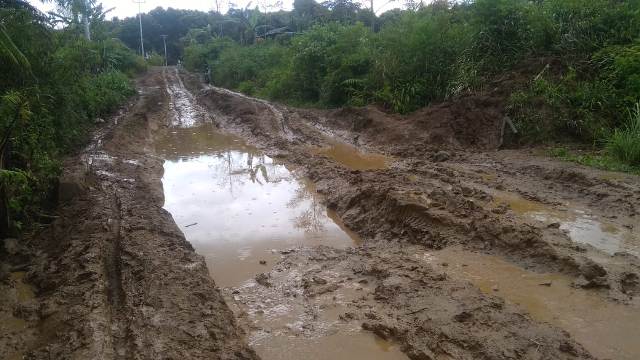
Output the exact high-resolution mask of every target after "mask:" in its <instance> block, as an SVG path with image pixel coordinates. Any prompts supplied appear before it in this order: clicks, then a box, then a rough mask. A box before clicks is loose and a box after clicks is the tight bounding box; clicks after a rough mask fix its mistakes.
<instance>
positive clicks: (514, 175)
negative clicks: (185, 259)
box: [183, 74, 640, 359]
mask: <svg viewBox="0 0 640 360" xmlns="http://www.w3.org/2000/svg"><path fill="white" fill-rule="evenodd" d="M183 81H184V84H185V85H186V86H187V87H188V88H190V89H191V91H192V92H194V93H195V94H197V96H196V98H197V100H198V102H199V103H200V104H201V106H202V107H203V108H205V109H207V110H208V111H209V113H210V114H212V117H213V121H214V123H215V124H216V125H217V126H218V127H219V128H221V129H224V131H227V132H231V133H235V134H238V135H240V136H242V137H244V138H245V139H247V141H248V142H250V143H252V144H253V145H255V146H257V147H259V148H261V149H263V151H265V152H266V153H267V154H270V155H273V156H276V157H278V159H282V160H283V161H285V162H288V163H289V164H293V165H294V166H296V167H297V168H298V169H299V170H300V171H302V172H303V173H304V174H305V175H306V176H307V177H308V178H310V179H311V180H312V181H314V182H315V184H316V187H317V190H318V191H319V192H320V193H321V194H322V195H324V200H325V203H326V205H327V206H328V207H329V209H330V210H331V211H333V212H335V214H336V215H337V216H338V217H339V218H340V219H341V221H342V222H343V223H344V224H345V226H346V227H347V228H349V229H350V230H352V231H354V232H355V233H357V234H358V236H359V237H360V238H361V239H362V242H363V243H362V245H360V246H358V247H356V253H358V252H362V253H365V254H366V256H367V258H371V259H378V260H379V259H382V258H386V259H387V260H386V262H385V265H383V266H381V267H382V268H385V267H388V268H393V267H394V266H400V267H401V264H402V263H403V262H404V261H407V260H406V259H403V258H402V257H399V258H394V257H393V256H391V257H389V256H388V254H389V253H392V252H394V251H400V250H398V249H402V248H405V247H406V248H408V249H412V250H410V254H411V253H423V254H424V257H425V259H422V260H423V261H424V262H426V263H425V264H421V265H420V266H424V267H425V268H428V269H429V271H430V272H435V273H437V274H443V276H445V277H446V281H445V282H450V284H451V286H450V287H444V290H443V292H442V293H441V294H442V297H443V300H442V304H440V303H439V302H436V303H430V304H431V305H432V306H433V308H434V309H433V310H432V309H431V308H430V309H429V310H423V312H424V313H425V318H429V319H430V321H433V322H436V323H437V322H438V321H442V323H441V324H445V322H446V321H445V319H446V318H447V316H450V318H448V319H449V320H448V321H451V317H453V316H454V315H455V314H453V315H452V314H451V313H449V314H446V315H445V314H443V313H441V312H439V311H438V310H435V309H436V308H439V307H445V308H446V307H450V306H453V307H455V308H458V309H459V308H464V307H465V306H471V307H472V308H473V307H474V305H473V304H475V305H477V306H478V308H482V307H481V306H480V305H481V304H482V303H483V302H484V301H488V302H489V303H491V302H492V301H498V302H501V303H502V304H503V305H501V307H499V308H498V309H494V310H495V311H494V312H493V313H492V314H490V316H489V317H488V318H485V319H483V320H482V321H471V322H466V323H465V327H464V328H455V327H454V328H450V327H447V326H444V325H443V328H445V329H446V330H447V331H450V332H452V333H453V334H454V335H452V334H451V333H447V336H444V338H445V339H448V340H446V341H444V340H443V341H442V342H443V343H445V344H446V343H449V345H448V346H451V348H450V349H443V348H441V347H442V346H445V345H442V344H440V343H438V342H434V341H433V339H434V338H438V339H443V337H442V336H439V335H438V336H436V334H437V333H436V332H434V331H436V330H434V329H432V328H429V332H422V333H421V334H422V336H415V335H411V334H415V333H414V331H416V329H418V328H420V327H421V325H420V324H419V323H418V322H415V321H414V320H412V319H413V317H414V314H406V313H403V312H402V311H401V309H402V308H403V307H404V306H409V304H410V303H408V302H407V303H397V302H394V301H391V300H390V299H387V298H383V297H380V298H378V300H377V301H374V303H375V305H373V307H372V308H373V309H374V310H373V311H374V312H376V311H377V312H380V311H381V309H386V308H389V307H391V308H393V310H394V311H391V312H389V313H388V315H389V318H393V319H394V321H395V322H397V321H399V319H402V321H406V323H404V324H405V326H404V327H403V328H402V331H400V330H398V329H397V325H394V326H396V328H394V329H395V330H385V331H386V332H387V333H392V334H395V335H393V336H392V335H389V334H387V336H386V337H387V338H389V339H391V338H393V339H395V341H396V343H397V344H400V346H401V348H402V349H403V351H405V352H406V353H407V354H408V355H409V357H411V358H481V357H489V358H536V357H539V358H562V357H563V356H566V357H569V358H571V357H590V356H596V357H598V358H621V359H631V358H635V357H637V356H639V353H638V349H637V347H636V346H635V345H634V341H635V340H634V335H632V334H636V333H638V331H640V327H639V326H638V325H637V321H635V319H636V315H635V314H636V313H637V311H638V308H639V303H638V300H637V295H638V291H639V290H640V287H639V282H638V280H639V278H638V274H639V269H640V268H639V262H638V258H637V254H638V253H637V250H638V248H639V246H640V239H638V237H637V235H636V233H637V231H636V230H637V228H638V226H640V224H639V223H638V217H637V216H638V210H639V209H640V208H639V204H640V197H639V194H640V193H639V192H638V191H639V190H640V183H639V181H638V177H637V176H630V175H623V174H612V173H607V172H602V171H598V170H593V169H588V168H584V167H581V166H577V165H573V164H568V163H562V162H558V161H554V160H550V159H547V158H544V157H538V156H535V155H534V154H533V153H530V152H527V151H513V150H504V151H496V149H497V148H498V147H499V145H500V143H501V140H499V137H498V136H497V135H496V134H497V133H498V130H497V129H500V128H501V126H504V124H503V123H502V117H501V116H500V112H499V111H498V110H497V105H496V104H494V103H493V102H491V101H490V100H488V99H478V98H472V99H467V100H464V101H462V102H461V103H460V104H458V105H451V104H449V105H446V104H443V105H442V106H438V107H434V108H432V109H430V110H429V111H421V112H418V113H415V114H412V115H409V116H408V117H406V118H401V117H398V116H395V115H386V114H384V113H382V112H381V111H379V110H377V109H374V108H363V109H342V110H332V111H324V110H297V109H291V108H287V107H283V106H278V105H273V104H272V105H271V106H269V107H266V106H264V102H263V101H262V100H252V99H251V98H248V97H246V96H243V95H235V94H234V93H232V92H229V91H228V90H222V89H217V88H214V87H206V86H203V85H201V84H200V83H199V82H198V79H196V78H194V77H192V76H190V75H188V74H184V75H183ZM479 104H484V105H488V106H489V109H488V110H487V109H485V110H482V111H480V112H479V113H478V114H475V115H468V114H467V115H464V116H463V115H461V110H460V107H462V108H464V109H467V110H468V111H472V112H473V111H474V106H477V105H479ZM456 114H457V115H456ZM490 114H493V115H495V116H489V115H490ZM452 116H459V118H458V120H460V119H461V118H465V117H473V116H476V117H477V118H478V119H480V118H482V122H483V124H484V125H485V126H484V128H474V129H471V128H466V129H465V128H463V127H459V126H458V123H457V122H455V121H454V123H453V124H450V126H446V125H445V123H446V119H450V118H451V117H452ZM458 120H456V121H458ZM491 121H493V123H491ZM472 132H474V133H473V134H472ZM474 136H475V140H474ZM336 143H343V144H344V146H342V147H341V149H340V151H335V150H334V149H335V144H336ZM319 149H320V150H319ZM345 152H347V153H349V152H350V153H351V155H345V154H344V153H345ZM372 154H373V155H374V156H375V158H376V159H380V160H381V161H380V162H378V163H377V164H374V165H370V164H367V161H365V160H366V157H367V156H370V155H372ZM359 158H360V159H359ZM345 159H346V160H345ZM353 159H356V160H355V162H356V163H358V162H359V163H360V164H361V167H360V168H359V167H358V166H357V165H356V166H354V165H353V163H354V161H353ZM451 249H456V251H457V253H456V254H459V256H458V257H457V258H458V259H466V258H469V259H475V258H478V259H494V260H495V261H494V262H492V261H480V262H479V263H478V262H475V263H474V262H471V261H470V262H469V263H467V264H459V263H458V264H457V265H456V264H455V263H454V262H453V260H451V259H449V262H450V263H452V265H451V266H444V267H443V266H441V265H440V264H437V263H436V264H434V263H432V260H433V259H437V256H441V257H444V256H445V254H447V251H450V250H451ZM322 253H323V252H322V251H321V250H317V249H315V250H314V249H310V250H308V251H307V252H305V259H309V258H313V259H316V258H322V257H323V256H324V255H322ZM450 254H451V253H449V255H450ZM402 255H405V256H408V254H402ZM414 255H415V254H414ZM296 256H299V255H288V256H287V257H286V258H285V259H284V260H283V262H282V263H280V264H279V265H278V266H280V265H283V264H290V266H294V265H295V266H296V267H298V268H300V267H302V269H299V270H296V271H301V272H302V273H304V270H309V269H308V268H305V265H301V264H304V263H305V261H304V260H301V259H300V258H299V257H296ZM340 256H344V257H345V258H347V259H349V260H347V262H348V263H359V262H362V261H363V260H362V259H361V258H359V257H358V256H356V255H353V254H352V253H351V252H350V250H346V251H345V253H343V254H341V255H340ZM398 256H400V255H398ZM291 257H296V258H295V259H294V260H290V258H291ZM409 257H410V256H409ZM429 259H431V260H429ZM289 261H291V263H289ZM496 261H497V262H498V263H495V262H496ZM443 262H446V261H443ZM496 264H500V266H498V265H496ZM471 265H474V266H473V269H474V272H471V273H470V272H469V270H468V269H471V268H472V266H471ZM278 266H277V267H276V268H274V269H273V270H272V271H270V272H268V273H266V276H268V277H271V278H278V276H281V275H279V274H280V272H279V271H278ZM283 266H284V265H283ZM317 266H320V267H326V268H327V269H331V271H333V272H337V273H340V272H341V271H345V272H346V273H347V274H348V271H347V270H345V269H340V267H339V265H337V264H335V262H333V261H330V260H327V261H319V262H318V264H317ZM336 267H338V268H336ZM461 267H463V268H464V269H465V271H460V270H459V269H460V268H461ZM410 269H411V267H410ZM495 271H499V272H500V273H502V272H507V273H506V274H505V275H504V276H503V277H496V276H493V277H492V276H490V275H491V274H492V273H493V272H495ZM381 272H383V273H384V271H383V270H381ZM281 273H285V272H283V271H281ZM343 275H345V274H343ZM345 276H346V278H349V277H354V278H355V276H353V275H345ZM412 276H414V275H412V274H411V271H408V273H407V274H405V273H403V275H402V276H401V278H400V279H402V280H399V281H398V282H399V283H403V281H405V280H406V279H408V278H411V277H412ZM437 276H440V275H437ZM519 277H525V278H526V277H531V279H532V280H531V281H530V282H528V284H529V286H528V287H527V286H516V285H521V284H520V282H518V281H517V280H515V279H517V278H519ZM478 279H481V280H482V281H479V280H478ZM538 280H540V283H542V284H543V285H539V284H536V286H535V287H533V285H532V284H533V282H536V281H538ZM291 282H293V281H291ZM494 282H495V283H494ZM548 282H551V285H547V283H548ZM303 283H304V282H303ZM409 283H410V282H409ZM525 283H526V282H525ZM434 284H438V285H440V284H439V283H438V282H433V281H426V282H425V283H424V284H421V286H422V288H419V287H418V288H417V289H413V291H415V292H417V293H420V294H421V297H420V296H419V297H416V298H413V297H408V298H409V299H412V300H414V301H418V300H419V299H422V298H429V296H432V294H425V292H427V289H431V290H432V289H433V285H434ZM487 284H491V285H490V289H489V291H486V290H487V286H489V285H487ZM405 285H406V286H409V288H411V286H410V285H409V284H404V283H403V284H402V286H405ZM301 286H302V287H303V288H304V285H301ZM402 286H401V287H402ZM436 287H437V285H436ZM459 287H463V288H466V287H470V288H471V289H472V290H473V291H477V293H475V294H474V295H471V294H470V293H467V294H466V295H464V296H462V295H460V293H459V292H457V290H458V288H459ZM493 287H497V291H496V290H494V289H493ZM342 288H343V286H339V289H342ZM501 288H503V289H502V290H501ZM506 289H510V291H507V290H506ZM237 291H239V293H238V294H236V297H239V299H240V301H241V302H242V299H243V294H244V290H242V289H239V290H237ZM470 291H471V290H470ZM447 294H448V295H447ZM560 294H562V296H561V295H560ZM529 295H531V296H529ZM465 296H468V298H465ZM566 297H569V298H575V299H576V300H575V303H572V302H571V301H565V302H562V301H561V299H562V298H566ZM267 298H268V296H267ZM444 299H446V301H445V300H444ZM496 299H497V300H496ZM523 299H536V300H531V301H529V302H526V301H524V300H523ZM444 303H448V304H447V305H444ZM390 304H393V305H392V306H390ZM535 304H538V306H536V305H535ZM502 306H503V307H502ZM241 307H242V304H241ZM245 311H248V310H246V309H245ZM479 312H480V313H483V314H484V313H487V312H485V311H479ZM469 313H470V314H471V315H470V317H471V318H473V317H474V316H475V315H477V314H476V313H475V312H474V311H470V312H469ZM409 315H411V316H409ZM466 316H467V315H464V316H463V317H466ZM523 316H524V318H525V319H527V320H526V321H525V323H526V325H523V323H520V322H519V321H520V320H516V319H521V318H522V317H523ZM343 318H344V316H343ZM389 321H390V320H389ZM241 323H242V322H241ZM409 324H410V325H409ZM516 324H517V325H516ZM365 326H366V327H368V328H369V329H375V328H376V326H382V328H385V329H386V326H389V325H388V324H385V325H380V324H377V325H375V326H374V327H371V326H369V325H365ZM510 326H515V327H518V328H523V327H524V328H526V329H527V330H526V331H530V333H529V334H527V333H526V331H525V332H523V333H520V334H519V335H518V336H515V339H514V340H513V341H507V342H509V344H500V345H499V346H498V348H499V349H501V350H502V349H507V348H509V347H510V346H513V347H512V348H510V349H511V350H505V352H501V350H498V349H493V348H489V347H487V346H481V345H480V343H482V341H481V340H479V339H478V341H477V343H476V345H472V344H473V341H472V340H471V339H473V338H474V336H475V335H474V334H477V333H481V334H485V333H484V332H485V331H487V328H489V329H491V331H495V332H496V334H498V333H501V334H502V336H505V337H507V338H510V339H511V338H513V337H512V336H511V335H509V336H507V335H506V334H513V330H507V328H509V327H510ZM547 326H548V327H547ZM451 329H453V330H451ZM550 329H561V330H562V331H564V333H562V334H563V335H560V334H555V335H553V336H555V337H556V340H561V339H563V336H567V335H568V336H570V340H567V341H568V342H567V344H568V343H571V344H572V345H571V346H567V345H562V344H557V343H556V344H555V345H552V346H551V348H546V350H544V351H546V353H545V352H544V351H542V352H539V351H540V349H543V348H544V346H547V345H550V344H552V343H550V342H548V341H549V340H544V341H542V342H541V341H538V340H535V342H534V344H535V345H534V347H535V351H533V352H529V351H531V349H529V348H528V345H527V344H526V342H522V343H519V340H517V339H518V338H522V339H526V338H529V339H531V338H535V337H536V336H541V338H545V336H546V335H541V334H544V333H545V332H546V331H550V333H551V332H553V331H555V330H550ZM439 330H440V329H439ZM385 331H381V330H380V331H378V332H379V333H381V334H382V333H384V332H385ZM550 333H546V334H547V335H548V334H550ZM398 334H400V335H398ZM426 334H428V336H427V337H431V339H425V338H424V337H425V335H426ZM532 334H536V335H532ZM458 336H459V337H458ZM465 336H466V337H468V339H469V340H468V341H466V340H464V339H465ZM483 336H485V335H483ZM496 337H499V336H497V335H496ZM484 339H485V340H486V339H488V337H486V338H484ZM522 339H521V340H522ZM458 341H459V343H458ZM574 341H577V343H574ZM461 344H464V345H461ZM538 344H543V345H544V346H542V345H541V346H538ZM578 344H579V345H578ZM454 349H455V350H454ZM558 349H561V350H560V353H553V351H555V350H558ZM412 351H414V352H412ZM415 351H418V352H417V353H415ZM509 351H513V352H512V353H509ZM587 354H588V355H587Z"/></svg>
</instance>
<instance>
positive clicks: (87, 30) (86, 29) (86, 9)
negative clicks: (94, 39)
mask: <svg viewBox="0 0 640 360" xmlns="http://www.w3.org/2000/svg"><path fill="white" fill-rule="evenodd" d="M90 6H91V5H90V4H89V0H84V14H83V16H82V22H83V24H84V37H85V38H87V40H89V41H91V25H90V24H89V13H90V12H91V11H90V10H91V9H90Z"/></svg>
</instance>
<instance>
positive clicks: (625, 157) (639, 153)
mask: <svg viewBox="0 0 640 360" xmlns="http://www.w3.org/2000/svg"><path fill="white" fill-rule="evenodd" d="M607 150H608V151H609V153H610V154H611V155H613V156H614V157H616V158H617V159H618V160H620V161H623V162H625V163H627V164H630V165H636V166H637V165H640V103H636V105H635V107H634V108H633V110H632V111H630V112H629V117H628V119H627V121H626V123H625V124H624V125H623V126H622V128H619V129H616V130H615V131H614V132H613V134H612V135H611V137H610V138H609V139H608V141H607Z"/></svg>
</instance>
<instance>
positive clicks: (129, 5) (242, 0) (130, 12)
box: [28, 0, 403, 18]
mask: <svg viewBox="0 0 640 360" xmlns="http://www.w3.org/2000/svg"><path fill="white" fill-rule="evenodd" d="M28 1H29V3H31V4H32V5H34V6H36V7H37V8H39V9H40V10H43V11H49V10H53V9H54V6H53V5H51V4H43V3H42V2H41V1H39V0H28ZM136 1H137V0H136ZM142 1H145V0H142ZM219 1H220V4H221V9H220V10H221V11H222V12H223V13H224V12H226V11H227V9H228V8H229V3H233V4H234V7H236V8H239V7H245V6H247V5H248V4H249V3H251V8H253V7H255V5H256V4H258V5H260V6H261V9H264V7H265V6H266V5H269V4H275V3H276V2H281V3H282V7H281V8H282V9H284V10H291V8H292V6H293V0H281V1H278V0H253V2H251V0H219ZM99 2H100V1H99ZM101 2H102V6H103V7H104V8H105V9H109V8H114V9H113V11H111V12H110V13H109V15H108V16H107V18H112V17H114V16H117V17H119V18H125V17H131V16H136V14H137V13H138V4H137V3H135V2H134V1H133V0H103V1H101ZM402 2H403V1H400V0H395V1H389V0H374V2H373V4H374V5H373V6H374V8H375V10H376V13H378V14H380V13H382V12H384V11H386V10H390V9H393V8H394V7H399V6H400V4H401V3H402ZM369 4H370V1H369V0H365V1H363V7H369V6H370V5H369ZM158 6H161V7H163V8H165V9H166V8H169V7H172V8H174V9H192V10H200V11H210V10H213V9H214V8H215V0H179V1H176V0H146V1H145V2H144V3H142V4H140V8H141V10H142V12H143V13H145V12H148V11H149V10H152V9H155V8H156V7H158Z"/></svg>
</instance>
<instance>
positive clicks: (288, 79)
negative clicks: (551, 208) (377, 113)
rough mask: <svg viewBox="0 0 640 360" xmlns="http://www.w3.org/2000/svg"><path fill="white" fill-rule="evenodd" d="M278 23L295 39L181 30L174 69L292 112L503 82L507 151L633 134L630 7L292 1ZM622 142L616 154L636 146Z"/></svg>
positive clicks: (638, 49) (612, 1)
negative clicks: (375, 10)
mask: <svg viewBox="0 0 640 360" xmlns="http://www.w3.org/2000/svg"><path fill="white" fill-rule="evenodd" d="M336 9H340V10H339V14H334V12H336ZM367 14H368V15H369V16H368V17H367V16H366V15H367ZM260 21H264V16H263V19H262V20H260V19H258V20H256V21H255V23H260ZM280 25H282V26H288V27H289V28H290V29H295V36H290V35H288V34H286V35H280V36H260V35H259V34H254V38H253V40H252V41H247V38H243V39H239V38H230V37H227V36H221V34H220V33H218V32H216V31H214V30H212V27H211V26H209V27H208V28H201V29H191V30H190V32H189V33H188V35H187V36H186V37H185V38H184V44H185V46H186V47H185V52H184V59H185V64H186V65H187V67H188V68H190V69H191V70H195V71H202V69H203V68H204V67H205V66H207V65H208V66H209V67H210V68H211V69H212V80H213V82H214V83H216V84H218V85H221V86H224V87H229V88H233V89H237V90H240V91H243V92H246V93H249V94H254V95H257V96H262V97H266V98H271V99H275V100H280V101H286V102H289V103H292V104H298V105H311V106H328V107H335V106H344V105H366V104H370V103H377V104H380V105H382V106H384V107H386V108H388V109H390V110H392V111H397V112H401V113H407V112H411V111H414V110H416V109H418V108H420V107H423V106H427V105H429V104H431V103H433V102H437V101H442V100H446V99H449V98H452V97H455V96H458V95H463V94H465V93H469V92H478V91H482V90H486V89H487V87H488V86H489V85H488V84H492V83H494V82H495V80H496V79H501V78H503V79H504V78H510V79H513V81H511V82H504V83H501V84H499V85H498V86H502V87H504V89H503V90H504V91H506V92H508V93H510V94H511V95H510V96H507V97H508V99H507V108H508V112H509V115H510V116H511V118H512V119H513V121H514V123H515V125H516V127H517V128H518V129H519V130H520V131H519V137H517V138H515V139H514V141H515V142H516V143H530V142H544V141H566V140H567V139H570V140H577V141H582V142H587V143H590V144H594V145H595V146H604V145H606V144H607V143H609V144H611V143H612V142H614V138H615V139H617V140H616V141H615V142H616V143H621V142H622V140H621V138H622V135H621V134H623V133H624V134H632V133H633V132H632V131H628V130H626V129H629V128H630V127H629V125H628V124H627V123H628V121H627V118H628V116H627V114H628V113H629V111H630V109H633V108H634V107H635V104H636V103H637V102H638V100H640V75H639V74H640V37H639V36H640V2H639V1H635V0H634V1H620V0H538V1H529V0H475V1H465V2H453V1H435V2H432V3H431V4H430V5H428V6H419V5H417V6H414V7H413V8H410V9H408V10H403V11H398V10H394V11H391V12H388V13H385V14H382V15H381V16H379V17H377V18H375V19H372V17H371V13H370V11H368V10H364V9H361V8H360V6H359V5H357V4H354V3H350V2H348V1H347V2H345V1H342V0H341V1H337V2H332V3H322V4H317V3H315V2H313V1H311V0H298V1H296V2H295V3H294V10H293V11H292V12H291V18H290V21H289V22H288V23H283V24H280ZM371 25H374V26H371ZM491 86H495V85H491ZM507 95H509V94H507ZM616 129H618V130H616ZM626 139H627V140H626V142H625V143H626V144H629V145H624V146H625V147H627V146H631V145H630V144H631V143H633V144H635V145H634V146H637V144H638V143H639V142H640V140H638V139H637V136H633V135H630V136H627V137H626ZM608 148H609V149H611V151H613V154H622V153H623V152H620V151H614V150H613V149H614V147H612V146H608ZM618 157H619V158H620V159H622V160H624V161H627V162H628V161H630V159H629V157H628V156H626V155H625V156H622V155H618Z"/></svg>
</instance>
